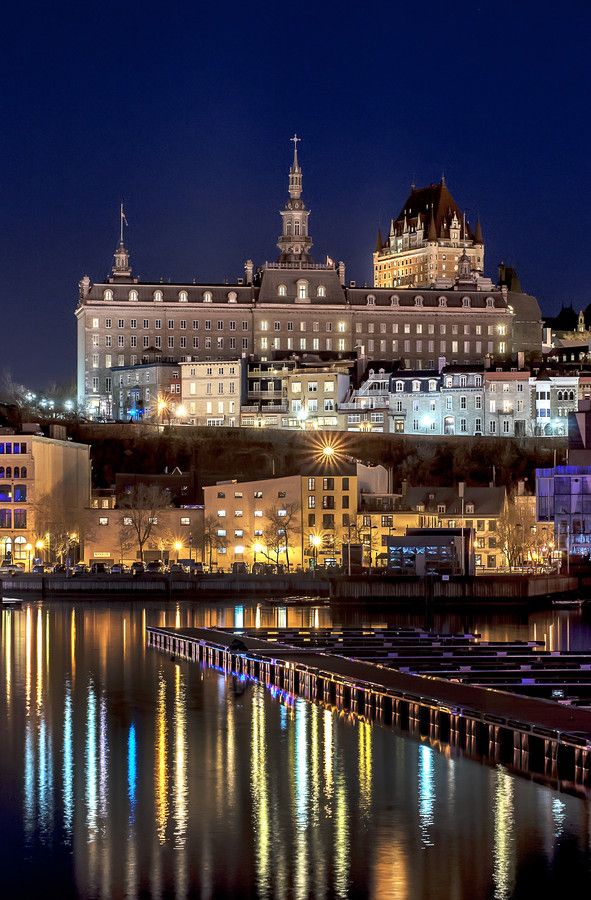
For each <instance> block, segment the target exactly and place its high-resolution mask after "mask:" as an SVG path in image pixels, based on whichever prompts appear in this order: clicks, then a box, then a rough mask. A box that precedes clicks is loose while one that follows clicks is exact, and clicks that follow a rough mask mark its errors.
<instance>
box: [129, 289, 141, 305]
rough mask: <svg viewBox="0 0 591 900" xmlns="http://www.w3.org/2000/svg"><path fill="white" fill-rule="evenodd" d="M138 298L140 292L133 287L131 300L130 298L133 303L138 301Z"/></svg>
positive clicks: (130, 295) (130, 294) (130, 293)
mask: <svg viewBox="0 0 591 900" xmlns="http://www.w3.org/2000/svg"><path fill="white" fill-rule="evenodd" d="M138 299H139V294H138V292H137V291H136V289H135V288H133V289H132V290H131V291H130V292H129V300H130V302H131V303H137V301H138Z"/></svg>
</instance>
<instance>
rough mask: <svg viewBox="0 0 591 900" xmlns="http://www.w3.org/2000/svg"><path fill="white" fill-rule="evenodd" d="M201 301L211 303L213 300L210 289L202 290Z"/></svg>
mask: <svg viewBox="0 0 591 900" xmlns="http://www.w3.org/2000/svg"><path fill="white" fill-rule="evenodd" d="M203 302H204V303H212V302H213V294H212V293H211V291H203Z"/></svg>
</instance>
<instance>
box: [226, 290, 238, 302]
mask: <svg viewBox="0 0 591 900" xmlns="http://www.w3.org/2000/svg"><path fill="white" fill-rule="evenodd" d="M237 301H238V294H237V293H236V291H228V303H236V302H237Z"/></svg>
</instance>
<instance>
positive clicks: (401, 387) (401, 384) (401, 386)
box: [396, 381, 404, 393]
mask: <svg viewBox="0 0 591 900" xmlns="http://www.w3.org/2000/svg"><path fill="white" fill-rule="evenodd" d="M403 390H404V381H397V382H396V392H397V393H398V392H400V391H403Z"/></svg>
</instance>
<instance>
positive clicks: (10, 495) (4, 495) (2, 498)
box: [0, 484, 27, 503]
mask: <svg viewBox="0 0 591 900" xmlns="http://www.w3.org/2000/svg"><path fill="white" fill-rule="evenodd" d="M26 502H27V485H26V484H15V485H9V484H5V485H4V484H3V485H0V503H26Z"/></svg>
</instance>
